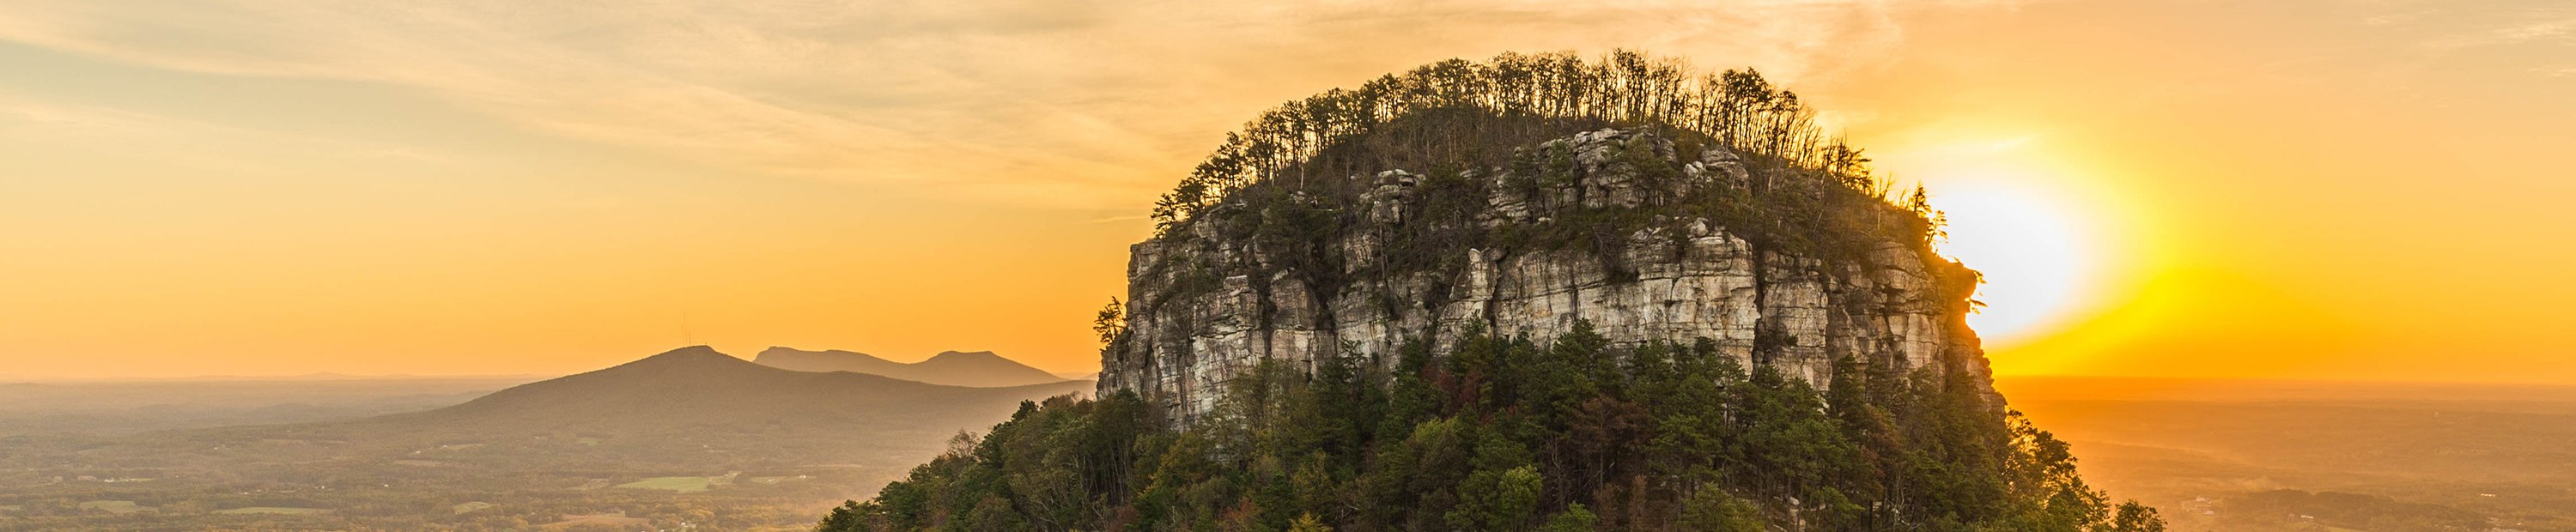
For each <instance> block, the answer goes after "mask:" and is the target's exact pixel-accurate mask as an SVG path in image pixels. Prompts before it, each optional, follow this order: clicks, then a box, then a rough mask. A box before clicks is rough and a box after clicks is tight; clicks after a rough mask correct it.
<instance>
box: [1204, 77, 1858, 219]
mask: <svg viewBox="0 0 2576 532" xmlns="http://www.w3.org/2000/svg"><path fill="white" fill-rule="evenodd" d="M1408 119H1410V120H1408ZM1604 125H1654V126H1657V127H1663V128H1670V129H1673V130H1677V131H1686V132H1690V133H1693V134H1694V135H1693V136H1694V137H1699V138H1705V139H1709V140H1712V141H1714V142H1715V143H1717V145H1719V146H1723V147H1726V148H1728V149H1731V150H1734V151H1736V152H1739V153H1744V154H1746V155H1747V156H1748V157H1752V158H1754V159H1755V161H1756V162H1757V163H1760V164H1758V168H1757V170H1771V172H1768V173H1769V174H1774V175H1778V174H1782V173H1784V171H1788V170H1797V171H1800V172H1801V173H1810V174H1814V175H1815V176H1817V177H1823V178H1826V180H1837V179H1857V180H1860V181H1864V183H1854V184H1855V185H1857V186H1859V187H1860V188H1867V186H1868V184H1867V183H1865V181H1867V179H1868V174H1867V169H1866V168H1865V165H1866V163H1868V159H1866V158H1864V157H1862V156H1861V152H1860V150H1858V149H1855V148H1852V147H1850V146H1849V145H1847V144H1845V143H1843V142H1842V141H1841V139H1837V138H1829V137H1828V136H1827V135H1826V134H1825V132H1824V129H1823V128H1821V127H1818V126H1817V125H1816V123H1815V112H1814V111H1813V110H1812V109H1809V108H1808V107H1807V106H1806V105H1805V104H1804V103H1801V102H1800V100H1799V99H1798V95H1797V93H1794V92H1790V91H1788V90H1783V89H1780V88H1777V87H1773V86H1772V85H1771V84H1770V82H1768V81H1765V80H1764V79H1763V78H1762V75H1761V74H1760V73H1758V72H1754V71H1751V70H1746V71H1734V70H1729V71H1725V72H1718V73H1705V74H1702V73H1698V72H1695V71H1693V70H1691V69H1690V68H1689V67H1688V66H1687V65H1684V64H1683V63H1682V62H1680V61H1678V60H1673V59H1658V58H1652V57H1648V56H1646V55H1644V54H1642V53H1638V52H1634V51H1627V50H1621V51H1616V52H1612V53H1611V54H1609V55H1608V56H1605V57H1603V58H1602V59H1601V60H1598V61H1592V62H1586V61H1584V60H1583V59H1581V58H1579V57H1576V56H1574V55H1573V54H1570V53H1545V54H1517V53H1506V54H1503V55H1500V56H1496V57H1495V58H1494V59H1493V60H1491V61H1488V62H1484V63H1477V62H1471V61H1466V60H1460V59H1451V60H1448V61H1442V62H1438V63H1432V64H1429V65H1424V66H1422V67H1419V68H1416V69H1414V70H1412V71H1410V72H1406V73H1403V74H1389V75H1386V76H1382V77H1379V78H1378V79H1375V80H1371V81H1369V82H1367V83H1365V84H1362V85H1361V86H1360V87H1359V88H1357V89H1333V90H1331V91H1327V92H1324V93H1322V94H1317V95H1314V96H1311V97H1308V98H1306V99H1303V100H1298V101H1292V102H1288V103H1284V104H1281V105H1280V106H1278V107H1275V108H1272V109H1271V110H1269V111H1267V112H1264V113H1262V115H1261V116H1260V117H1258V118H1255V119H1253V120H1252V121H1251V122H1248V123H1246V124H1244V126H1243V129H1242V130H1240V131H1237V132H1234V133H1230V134H1227V136H1226V140H1225V142H1224V143H1223V144H1221V145H1219V146H1218V147H1217V149H1216V150H1215V151H1214V152H1213V153H1211V154H1210V155H1209V156H1208V158H1207V159H1206V160H1205V161H1203V162H1201V163H1200V164H1199V165H1198V167H1197V168H1196V169H1195V170H1193V171H1192V172H1191V174H1190V176H1189V177H1187V178H1184V179H1182V181H1181V183H1180V185H1179V186H1178V187H1175V188H1174V189H1173V190H1172V191H1171V192H1170V193H1167V194H1165V195H1164V196H1163V198H1162V199H1161V200H1160V201H1159V202H1157V203H1156V204H1155V207H1154V212H1153V218H1154V220H1155V221H1156V222H1157V224H1158V226H1159V227H1163V228H1167V229H1168V228H1170V227H1171V226H1173V225H1174V224H1177V223H1180V222H1182V221H1185V220H1188V219H1190V218H1191V217H1192V216H1193V215H1195V214H1197V213H1199V212H1201V211H1203V210H1205V209H1207V208H1209V207H1211V206H1213V205H1216V204H1218V203H1220V202H1222V201H1223V200H1225V199H1227V198H1228V197H1229V196H1230V195H1231V193H1232V192H1235V191H1238V190H1242V189H1245V188H1249V187H1253V186H1257V185H1274V186H1286V187H1291V188H1297V189H1311V188H1316V187H1318V186H1321V187H1335V186H1346V185H1350V184H1351V183H1348V182H1347V181H1348V180H1343V179H1332V178H1333V177H1337V176H1341V175H1344V174H1346V173H1347V172H1350V171H1363V170H1365V171H1374V170H1376V169H1381V168H1415V169H1427V168H1430V167H1432V166H1438V165H1460V166H1461V167H1476V166H1496V165H1499V164H1500V163H1502V162H1504V161H1503V158H1505V157H1507V156H1509V155H1510V153H1509V152H1508V151H1502V150H1497V149H1495V148H1496V147H1504V148H1509V147H1514V146H1522V145H1527V144H1530V143H1534V142H1535V141H1538V140H1546V139H1549V138H1555V137H1561V136H1564V135H1566V134H1570V133H1573V132H1576V131H1582V130H1584V129H1587V128H1598V127H1602V126H1604ZM1471 163H1483V164H1471ZM1879 192H1884V191H1883V190H1881V191H1879Z"/></svg>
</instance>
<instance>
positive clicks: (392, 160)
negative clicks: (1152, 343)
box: [0, 0, 2576, 383]
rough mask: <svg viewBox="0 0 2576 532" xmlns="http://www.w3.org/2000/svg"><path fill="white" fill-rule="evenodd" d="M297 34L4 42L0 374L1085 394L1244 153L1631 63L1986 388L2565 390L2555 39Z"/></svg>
mask: <svg viewBox="0 0 2576 532" xmlns="http://www.w3.org/2000/svg"><path fill="white" fill-rule="evenodd" d="M310 4H311V3H303V2H264V1H256V0H216V1H208V2H194V3H186V4H152V5H143V4H129V3H101V2H84V1H76V0H66V1H51V0H37V1H30V2H11V3H10V4H9V5H7V6H0V71H5V72H9V73H10V74H9V75H5V76H0V257H7V259H5V260H0V378H28V379H48V378H99V377H148V376H186V375H205V374H236V375H259V374H302V373H312V372H342V373H359V374H392V373H404V374H504V373H508V374H552V373H563V372H570V371H579V370H585V369H591V368H596V367H600V366H604V365H608V364H612V363H615V362H618V361H622V360H626V359H632V358H636V357H640V356H642V355H645V354H650V353H652V352H656V351H659V350H662V349H666V348H669V347H672V346H676V345H681V344H685V343H711V344H713V345H715V346H717V347H718V348H720V349H723V350H726V351H728V352H732V353H735V354H737V355H749V354H750V353H752V352H754V351H756V350H758V349H759V348H760V347H763V346H768V345H774V344H775V345H791V346H798V347H806V348H842V349H853V350H859V351H866V352H871V353H876V354H880V355H883V356H887V357H888V358H893V359H897V360H914V359H919V358H923V357H927V356H928V355H929V354H931V353H934V352H937V351H940V350H946V349H967V350H982V349H989V350H995V351H998V352H1001V353H1003V354H1005V355H1008V356H1012V357H1015V358H1019V359H1022V360H1027V361H1030V362H1032V363H1034V364H1036V365H1039V366H1041V367H1044V368H1047V369H1051V370H1059V371H1085V370H1087V369H1088V368H1090V367H1092V366H1094V365H1095V364H1096V358H1095V354H1094V351H1093V348H1092V346H1091V340H1090V338H1089V331H1087V330H1086V329H1085V328H1086V325H1087V321H1088V318H1089V316H1090V313H1091V312H1092V311H1093V310H1095V309H1096V308H1097V307H1098V306H1099V304H1100V303H1102V302H1104V301H1105V300H1106V299H1107V298H1108V297H1109V296H1111V295H1116V294H1119V293H1121V292H1122V285H1123V279H1122V278H1121V271H1122V268H1123V264H1124V261H1125V258H1126V257H1125V250H1126V245H1127V244H1129V243H1131V242H1133V241H1135V240H1137V239H1139V238H1142V237H1143V236H1144V235H1145V234H1146V233H1147V231H1148V228H1147V226H1146V224H1145V223H1144V222H1143V221H1142V219H1141V215H1142V214H1143V211H1144V209H1145V206H1146V205H1147V204H1148V203H1149V202H1150V201H1151V200H1152V198H1153V196H1154V195H1155V194H1156V193H1158V192H1159V191H1160V190H1161V189H1163V188H1164V187H1166V186H1168V185H1169V184H1170V183H1172V182H1173V181H1174V180H1176V179H1177V178H1178V177H1179V176H1180V175H1181V174H1182V173H1183V172H1185V171H1186V170H1187V168H1188V167H1189V166H1190V165H1191V164H1193V163H1195V162H1196V160H1197V158H1198V157H1199V156H1200V155H1201V154H1202V153H1203V151H1204V150H1206V149H1208V148H1209V147H1212V146H1213V145H1214V144H1215V143H1216V141H1217V140H1219V139H1220V138H1221V137H1222V135H1223V134H1224V132H1225V131H1226V130H1228V129H1230V128H1231V126H1233V125H1235V124H1238V123H1240V122H1241V121H1243V120H1244V119H1247V118H1249V117H1251V116H1252V115H1253V114H1255V113H1257V112H1258V111H1259V110H1261V109H1263V108H1265V107H1267V106H1269V105H1272V104H1274V103H1276V102H1278V101H1283V100H1287V99H1291V98H1297V97H1302V96H1304V95H1307V94H1310V93H1314V92H1318V91H1321V90H1324V89H1328V88H1332V87H1336V86H1348V85H1353V84H1356V83H1358V82H1359V81H1361V80H1364V79H1366V78H1369V77H1373V76H1375V75H1377V74H1379V73H1383V72H1387V71H1392V70H1398V69H1403V68H1407V67H1410V66H1412V65H1415V64H1419V63H1424V62H1428V61H1433V60H1438V59H1444V58H1450V57H1471V58H1477V57H1485V56H1490V55H1492V54H1493V53H1495V52H1500V51H1505V50H1519V51H1545V50H1576V51H1579V52H1584V53H1597V52H1600V51H1603V50H1607V49H1609V48H1613V47H1636V48H1641V49H1645V50H1648V51H1650V52H1653V53H1657V54H1662V55H1674V56H1681V57H1684V58H1686V59H1688V60H1690V61H1692V62H1694V63H1696V64H1698V65H1700V66H1703V67H1710V68H1729V67H1742V66H1754V67H1759V68H1761V69H1762V70H1763V71H1764V72H1765V73H1766V74H1770V75H1771V76H1772V77H1774V78H1776V79H1777V80H1779V81H1782V82H1784V83H1785V84H1787V85H1789V86H1791V87H1792V88H1794V89H1797V90H1799V91H1800V92H1801V93H1802V94H1803V95H1806V96H1808V97H1809V98H1811V99H1812V100H1813V101H1814V102H1815V104H1816V105H1817V106H1818V107H1820V108H1822V109H1824V110H1826V112H1827V116H1826V118H1827V120H1828V121H1830V122H1831V123H1833V124H1835V125H1837V127H1840V128H1843V129H1847V130H1848V131H1849V133H1850V135H1851V137H1852V138H1853V140H1854V142H1856V143H1858V144H1861V145H1863V146H1867V147H1870V149H1871V153H1872V154H1873V155H1874V156H1876V158H1877V159H1878V161H1879V164H1880V165H1881V167H1882V168H1884V169H1886V170H1889V171H1892V172H1894V173H1895V175H1896V176H1897V177H1898V178H1899V179H1902V180H1908V181H1912V180H1921V181H1925V182H1928V183H1930V185H1931V186H1932V188H1933V192H1934V194H1935V196H1936V201H1937V202H1941V203H1942V204H1943V206H1945V207H1948V208H1951V209H1953V210H1959V211H1962V212H1960V213H1959V214H1958V216H1959V217H1960V218H1961V222H1962V223H1961V224H1960V225H1959V227H1958V231H1955V233H1957V234H1956V237H1955V240H1956V242H1955V243H1956V244H1958V248H1959V249H1958V250H1957V253H1959V254H1960V255H1961V256H1963V257H1965V258H1967V259H1969V260H1971V261H1972V262H1971V266H1976V267H1981V268H1983V269H1986V270H1989V271H1990V272H1994V273H1996V274H1997V275H1998V278H1997V279H1996V280H1995V283H1994V285H1993V286H1990V287H1989V294H1988V295H1986V296H1984V299H1985V300H1986V301H1987V302H1988V303H1989V304H1990V305H1992V307H1991V309H1992V310H1990V311H1989V313H1988V314H1987V315H1983V316H1979V318H1978V319H1979V324H1980V325H1981V326H1983V327H1987V328H1988V330H1989V337H1990V339H1991V340H1992V342H1991V343H1990V346H1991V347H1993V348H1994V352H1993V353H1992V356H1993V357H1994V359H1995V364H1996V368H1997V369H1998V371H2000V372H2004V373H2023V374H2031V373H2060V374H2111V375H2172V376H2260V377H2286V378H2337V379H2376V380H2465V381H2529V382H2557V383H2576V336H2571V331H2576V318H2571V317H2570V316H2576V313H2570V312H2568V311H2566V310H2563V308H2562V306H2563V305H2565V304H2566V303H2565V302H2566V301H2571V300H2576V277H2571V276H2569V275H2567V274H2566V273H2564V272H2565V271H2566V270H2567V269H2568V268H2567V267H2565V266H2564V265H2567V264H2576V247H2570V246H2569V245H2568V243H2570V242H2576V209H2569V208H2567V207H2564V206H2563V205H2562V204H2563V203H2566V202H2567V201H2568V200H2569V198H2576V180H2571V179H2569V178H2570V177H2576V176H2571V175H2569V174H2570V172H2571V171H2570V170H2569V169H2568V167H2567V165H2566V164H2564V163H2563V162H2561V160H2560V159H2563V158H2564V156H2565V155H2566V153H2567V151H2568V150H2567V148H2568V147H2569V146H2576V8H2570V7H2566V6H2564V5H2563V4H2553V3H2551V2H2526V3H2515V2H2433V1H2406V0H2369V1H2358V0H2357V1H2350V2H2308V3H2282V2H2199V1H2181V2H1975V1H1970V2H1926V3H1896V2H1795V1H1769V2H1758V3H1704V2H1667V1H1638V2H1609V3H1602V4H1594V5H1591V6H1587V7H1575V6H1571V5H1561V4H1571V3H1565V2H1538V1H1530V2H1501V3H1492V2H1449V1H1430V2H1417V3H1407V4H1404V5H1402V6H1396V7H1390V6H1384V5H1380V3H1374V2H1316V3H1295V4H1287V5H1273V4H1269V3H1253V2H1240V3H1238V2H1193V3H1180V4H1165V3H1157V2H1136V1H1112V2H1105V3H1083V4H1084V5H1079V6H1077V5H1072V4H1073V3H1064V2H1047V1H1040V0H1025V1H999V2H994V1H962V2H961V1H934V0H922V1H898V2H853V3H806V4H801V5H797V6H794V7H784V8H755V7H748V6H743V5H736V4H737V3H734V2H714V1H702V0H670V1H659V2H635V3H619V4H615V5H600V6H595V7H554V6H527V5H519V4H522V3H517V2H491V3H456V4H449V5H446V6H438V7H424V6H422V5H418V4H423V3H418V2H385V3H381V4H380V5H363V4H350V3H333V4H330V5H310ZM1954 191H1955V192H1956V193H1955V194H1953V193H1952V192H1954ZM1997 198H2001V199H1997ZM1996 201H2000V202H2001V203H1994V202H1996ZM1977 205H2001V207H1998V208H1989V209H1979V210H1978V212H1989V213H2006V214H2010V213H2024V214H2027V216H2025V217H2019V218H2016V217H2012V216H2000V215H1998V216H1990V217H1988V218H1986V219H1979V218H1978V217H1977V216H1976V215H1973V214H1971V213H1969V212H1967V211H1968V210H1969V208H1970V207H1971V206H1977ZM2031 220H2038V221H2039V223H2028V222H2030V221H2031ZM2040 226H2044V229H2046V230H2035V229H2034V227H2040ZM1972 229H1973V230H1975V231H1974V232H1971V231H1970V230H1972ZM2060 249H2064V250H2068V251H2059V250H2060ZM1972 250H1973V251H1972ZM2006 273H2011V274H2014V275H2012V276H2011V277H2004V274H2006Z"/></svg>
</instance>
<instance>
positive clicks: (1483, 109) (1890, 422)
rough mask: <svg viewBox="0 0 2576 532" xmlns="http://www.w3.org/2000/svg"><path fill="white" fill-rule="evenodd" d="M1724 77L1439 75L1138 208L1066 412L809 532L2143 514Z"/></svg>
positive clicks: (1852, 527) (1898, 224)
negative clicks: (1090, 358) (2082, 468)
mask: <svg viewBox="0 0 2576 532" xmlns="http://www.w3.org/2000/svg"><path fill="white" fill-rule="evenodd" d="M1800 102H1801V100H1800V99H1799V98H1798V96H1797V95H1796V94H1794V93H1791V92H1789V91H1787V90H1785V89H1779V88H1776V87H1773V86H1771V85H1770V84H1769V82H1767V81H1764V80H1763V79H1762V78H1761V76H1760V75H1759V74H1757V73H1753V72H1750V71H1726V72H1713V73H1699V72H1691V71H1689V70H1688V69H1687V68H1686V67H1685V66H1683V65H1682V64H1681V63H1680V62H1678V61H1675V60H1662V59H1655V58H1650V57H1646V56H1644V55H1642V54H1637V53H1634V52H1625V51H1622V52H1615V53H1613V54H1611V55H1610V56H1609V57H1604V58H1602V60H1600V61H1595V62H1587V61H1584V60H1582V59H1580V58H1577V57H1575V56H1573V55H1571V54H1562V53H1559V54H1537V55H1526V54H1503V55H1501V56H1497V57H1495V58H1494V60H1493V61H1491V62H1487V63H1474V62H1468V61H1463V60H1450V61H1443V62H1440V63H1434V64H1429V65H1424V66H1422V67H1420V68H1417V69H1414V70H1411V71H1408V72H1403V73H1399V74H1390V75H1387V76H1383V77H1379V78H1376V79H1375V80H1371V81H1368V82H1366V83H1364V84H1362V85H1360V86H1358V87H1354V88H1350V89H1336V90H1332V91H1328V92H1325V93H1322V94H1318V95H1315V96H1313V97H1310V98H1307V99H1304V100H1300V101H1292V102H1288V103H1287V104H1284V105H1280V106H1278V107H1274V108H1273V110H1272V111H1269V112H1268V113H1267V114H1264V115H1262V116H1260V117H1258V118H1255V119H1254V120H1252V121H1251V122H1250V123H1249V124H1247V125H1246V126H1245V127H1244V129H1243V130H1241V131H1237V132H1235V133H1230V134H1227V135H1226V136H1225V139H1226V140H1225V142H1224V144H1221V145H1220V146H1218V147H1217V149H1216V150H1214V151H1213V152H1212V153H1211V154H1210V155H1209V156H1208V158H1207V159H1205V160H1204V161H1202V162H1201V163H1200V164H1199V165H1197V166H1196V167H1194V168H1193V170H1192V171H1191V172H1190V173H1189V174H1187V175H1186V176H1182V177H1181V180H1180V184H1179V185H1178V186H1175V187H1174V188H1173V189H1172V191H1171V192H1169V193H1167V194H1166V195H1164V196H1163V197H1162V198H1161V199H1160V200H1158V201H1156V202H1155V203H1154V210H1153V212H1152V213H1151V218H1152V219H1153V220H1154V222H1155V233H1154V235H1153V236H1151V237H1148V238H1147V239H1145V240H1144V241H1143V242H1139V243H1137V244H1135V245H1133V246H1130V247H1129V248H1128V251H1129V253H1130V255H1129V257H1130V258H1129V261H1128V266H1127V270H1126V274H1127V279H1128V292H1127V296H1128V297H1127V298H1125V300H1124V301H1117V300H1113V301H1112V302H1111V305H1110V306H1109V307H1108V308H1105V309H1103V310H1102V311H1101V312H1100V314H1099V315H1098V319H1097V320H1096V321H1095V322H1094V326H1095V330H1097V331H1099V332H1101V333H1102V339H1103V340H1105V341H1106V342H1107V345H1106V346H1104V347H1105V348H1104V349H1103V350H1102V352H1101V367H1102V370H1103V371H1102V373H1101V375H1100V391H1099V393H1098V394H1097V395H1098V396H1099V398H1098V399H1096V400H1093V401H1084V402H1071V401H1066V402H1053V403H1049V404H1047V405H1044V406H1043V407H1041V408H1039V409H1036V410H1032V411H1029V412H1024V413H1021V414H1019V415H1015V416H1014V417H1013V418H1012V420H1011V421H1010V422H1008V423H1004V424H1002V425H1000V426H997V427H995V428H994V430H993V432H992V433H991V434H989V435H987V436H986V437H985V438H984V440H983V441H982V442H980V443H978V444H977V445H976V446H975V447H974V448H972V452H953V453H951V454H949V455H947V456H944V457H942V458H941V459H939V460H938V461H935V462H932V463H931V464H929V465H925V466H922V467H919V468H916V469H914V470H913V474H912V475H911V476H910V477H908V478H907V480H905V481H903V482H898V483H895V484H892V485H888V486H887V487H886V488H885V489H884V490H883V491H882V495H881V496H880V497H879V498H878V499H876V500H874V501H871V502H868V503H856V504H851V505H847V506H844V507H843V508H841V509H838V510H836V511H834V512H833V513H832V514H831V515H829V516H828V517H826V518H825V519H824V520H823V523H822V526H821V527H819V528H820V529H822V530H826V531H855V530H923V529H1000V530H1009V529H1070V530H1106V529H1124V530H1178V529H1233V530H1459V531H1465V530H1554V531H1575V530H1583V531H1589V530H1729V531H1734V530H1818V531H1859V530H1989V529H1992V530H2007V529H2009V530H2068V531H2076V530H2081V531H2088V532H2143V531H2148V530H2163V525H2162V523H2161V522H2160V521H2158V520H2157V518H2156V517H2155V513H2154V511H2153V510H2152V509H2149V508H2146V507H2143V506H2139V505H2136V504H2126V505H2120V506H2118V507H2117V508H2114V507H2113V505H2111V504H2110V503H2109V499H2108V496H2107V495H2106V494H2104V493H2102V492H2100V491H2097V490H2095V489H2093V488H2091V487H2090V486H2088V485H2087V484H2085V483H2084V481H2083V479H2082V478H2080V476H2078V475H2077V474H2076V470H2075V466H2074V459H2073V457H2072V455H2071V454H2069V453H2068V452H2066V448H2065V446H2064V445H2063V444H2062V443H2061V442H2059V441H2057V440H2055V439H2054V438H2053V437H2052V436H2050V435H2049V434H2048V433H2047V432H2046V431H2041V430H2038V429H2037V428H2035V427H2033V426H2032V425H2030V424H2029V423H2028V422H2027V421H2026V420H2023V419H2021V418H2019V417H2017V415H2016V414H2012V413H2010V411H2009V410H2007V409H2005V408H2004V402H2003V397H2002V396H2001V395H2000V394H1998V393H1997V392H1996V391H1995V390H1994V387H1993V384H1992V378H1991V377H1990V375H1989V374H1988V372H1987V361H1986V358H1985V353H1984V351H1983V349H1982V347H1981V346H1980V343H1979V340H1978V338H1977V335H1976V333H1975V331H1972V330H1970V329H1969V328H1968V326H1967V323H1966V321H1965V317H1966V315H1967V314H1968V312H1969V311H1970V310H1971V309H1972V308H1974V303H1973V302H1971V301H1970V300H1969V296H1970V295H1971V294H1972V293H1973V291H1974V289H1975V287H1976V286H1977V283H1978V282H1979V279H1980V276H1979V274H1978V273H1977V272H1975V271H1973V270H1969V269H1968V268H1967V267H1966V266H1965V265H1962V264H1959V263H1957V262H1955V261H1951V260H1949V259H1946V258H1943V257H1941V256H1940V255H1939V254H1938V253H1936V252H1935V250H1934V244H1935V243H1936V242H1937V241H1938V240H1939V237H1940V235H1941V234H1942V233H1941V231H1942V229H1941V225H1942V223H1943V222H1942V220H1944V219H1945V217H1944V215H1942V214H1941V213H1939V212H1938V211H1935V210H1933V209H1932V208H1931V205H1930V203H1929V200H1928V196H1927V193H1926V192H1924V191H1922V190H1920V189H1917V190H1915V191H1914V192H1913V193H1912V194H1911V195H1907V194H1898V193H1895V190H1894V187H1893V184H1892V183H1890V182H1889V181H1887V180H1886V179H1885V178H1884V177H1883V176H1881V175H1878V174H1875V173H1873V172H1872V171H1871V170H1870V168H1869V167H1868V165H1867V163H1868V159H1867V158H1866V157H1863V156H1862V155H1861V153H1862V151H1861V150H1859V149H1857V148H1854V147H1852V146H1849V145H1847V144H1843V143H1842V142H1841V141H1840V140H1838V136H1836V135H1832V134H1829V133H1828V132H1826V131H1825V130H1824V129H1823V128H1821V127H1819V126H1817V125H1816V121H1815V117H1816V111H1815V110H1813V109H1808V108H1806V107H1805V106H1804V104H1802V103H1800Z"/></svg>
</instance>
